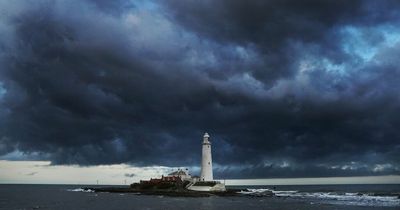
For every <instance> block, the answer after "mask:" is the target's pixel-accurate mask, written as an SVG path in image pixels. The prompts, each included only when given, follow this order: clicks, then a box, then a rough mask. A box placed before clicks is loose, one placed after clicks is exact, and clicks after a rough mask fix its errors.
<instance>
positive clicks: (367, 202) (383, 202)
mask: <svg viewBox="0 0 400 210" xmlns="http://www.w3.org/2000/svg"><path fill="white" fill-rule="evenodd" d="M267 191H269V192H273V193H274V195H275V196H277V197H293V198H299V199H311V200H313V201H314V202H320V203H328V204H340V205H353V206H380V207H396V206H400V199H399V198H398V197H397V196H375V195H367V194H359V193H336V192H298V191H295V190H290V191H278V190H270V189H247V191H241V192H239V193H241V194H246V195H256V196H260V195H263V193H266V192H267Z"/></svg>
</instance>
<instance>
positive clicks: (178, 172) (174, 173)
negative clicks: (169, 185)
mask: <svg viewBox="0 0 400 210" xmlns="http://www.w3.org/2000/svg"><path fill="white" fill-rule="evenodd" d="M168 175H169V176H181V175H187V174H186V172H185V171H183V170H178V171H174V172H172V173H170V174H168Z"/></svg>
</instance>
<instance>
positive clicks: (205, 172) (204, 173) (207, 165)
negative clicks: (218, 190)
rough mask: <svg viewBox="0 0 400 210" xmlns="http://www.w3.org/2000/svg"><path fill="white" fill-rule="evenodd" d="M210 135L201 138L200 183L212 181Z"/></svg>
mask: <svg viewBox="0 0 400 210" xmlns="http://www.w3.org/2000/svg"><path fill="white" fill-rule="evenodd" d="M209 139H210V135H208V133H205V134H204V136H203V148H202V158H201V173H200V181H213V171H212V158H211V142H210V140H209Z"/></svg>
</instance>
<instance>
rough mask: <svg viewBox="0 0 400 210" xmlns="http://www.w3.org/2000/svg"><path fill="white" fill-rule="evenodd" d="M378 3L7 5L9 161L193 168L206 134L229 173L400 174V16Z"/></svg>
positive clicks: (3, 144) (3, 25)
mask: <svg viewBox="0 0 400 210" xmlns="http://www.w3.org/2000/svg"><path fill="white" fill-rule="evenodd" d="M375 4H376V3H375V2H374V1H351V2H348V1H312V0H308V1H246V2H243V1H229V2H228V1H218V2H211V1H201V2H195V1H185V2H183V1H166V2H163V3H162V4H161V3H158V4H157V3H155V2H140V1H139V2H136V3H135V4H132V3H130V2H129V1H113V3H110V1H88V0H87V1H40V3H38V4H35V5H31V2H29V1H20V2H18V3H1V5H0V6H2V8H6V9H7V12H3V13H1V15H2V18H1V22H0V32H1V34H4V35H3V36H2V37H1V39H0V67H1V68H0V108H1V109H0V155H3V156H2V157H3V158H7V157H11V156H10V154H14V156H15V155H20V156H24V157H35V160H36V159H38V157H42V159H44V160H51V161H52V163H53V164H80V165H95V164H112V163H130V164H134V165H138V166H148V165H165V166H171V167H179V166H182V165H185V166H197V165H199V162H200V161H199V160H200V143H201V137H202V134H203V133H204V132H205V131H207V132H209V133H210V134H211V136H212V140H213V145H214V153H213V155H214V160H215V161H216V173H217V176H219V177H225V178H233V177H235V178H240V177H249V178H263V177H299V176H304V177H307V176H353V175H383V174H399V172H400V168H399V167H400V165H399V163H400V159H399V155H398V154H399V152H400V144H399V140H400V133H399V131H398V129H397V126H396V125H399V124H400V122H399V118H398V117H397V116H398V113H399V111H400V106H399V105H400V103H399V97H398V94H397V90H398V88H400V87H399V86H400V85H399V84H400V83H399V82H398V78H399V76H400V75H399V72H400V71H399V68H398V60H399V58H398V55H399V50H400V47H399V43H398V42H399V40H398V39H396V37H397V36H399V35H400V31H399V30H397V29H396V23H398V13H397V11H398V8H399V6H398V5H397V3H396V2H395V1H382V3H380V4H379V5H375ZM14 156H13V159H18V158H15V157H14ZM7 159H10V158H7ZM21 159H24V158H21ZM25 159H26V158H25ZM128 175H130V174H128ZM125 176H127V174H125Z"/></svg>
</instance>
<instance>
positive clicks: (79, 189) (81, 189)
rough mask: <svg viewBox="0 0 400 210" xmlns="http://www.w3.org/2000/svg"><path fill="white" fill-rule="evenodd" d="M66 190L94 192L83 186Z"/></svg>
mask: <svg viewBox="0 0 400 210" xmlns="http://www.w3.org/2000/svg"><path fill="white" fill-rule="evenodd" d="M67 191H70V192H94V191H93V190H91V189H83V188H76V189H68V190H67Z"/></svg>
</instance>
